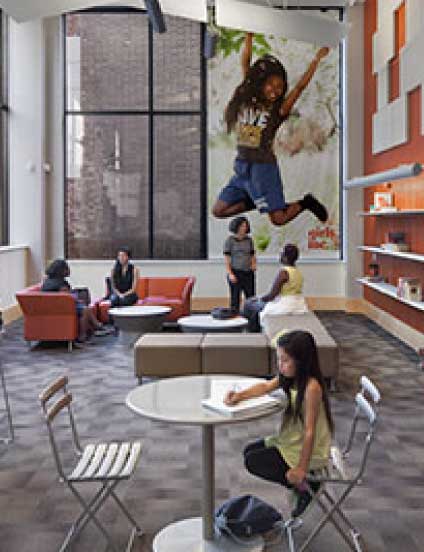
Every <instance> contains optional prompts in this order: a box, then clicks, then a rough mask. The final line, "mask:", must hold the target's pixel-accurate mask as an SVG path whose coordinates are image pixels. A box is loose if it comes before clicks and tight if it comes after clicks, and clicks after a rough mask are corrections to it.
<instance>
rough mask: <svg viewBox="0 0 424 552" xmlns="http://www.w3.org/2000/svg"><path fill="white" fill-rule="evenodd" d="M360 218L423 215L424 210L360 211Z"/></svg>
mask: <svg viewBox="0 0 424 552" xmlns="http://www.w3.org/2000/svg"><path fill="white" fill-rule="evenodd" d="M358 215H359V216H360V217H399V216H402V215H424V209H400V210H399V211H390V212H389V211H387V212H384V211H361V212H360V213H358Z"/></svg>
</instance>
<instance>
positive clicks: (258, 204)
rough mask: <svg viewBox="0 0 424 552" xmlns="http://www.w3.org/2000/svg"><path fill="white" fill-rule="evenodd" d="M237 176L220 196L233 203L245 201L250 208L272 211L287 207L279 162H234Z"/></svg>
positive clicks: (266, 211) (223, 199)
mask: <svg viewBox="0 0 424 552" xmlns="http://www.w3.org/2000/svg"><path fill="white" fill-rule="evenodd" d="M234 173H235V174H234V176H233V177H232V178H231V180H230V181H229V183H228V184H227V185H226V186H225V188H223V189H222V190H221V192H220V194H219V196H218V199H220V200H221V201H225V203H228V204H230V205H233V204H234V203H238V202H239V201H244V202H245V203H246V205H247V208H248V210H250V209H255V208H256V209H257V210H258V211H259V212H260V213H272V211H278V210H280V209H285V208H286V207H287V204H286V201H285V199H284V193H283V183H282V180H281V175H280V169H279V167H278V164H277V163H250V162H249V161H245V160H244V159H238V158H236V160H235V161H234Z"/></svg>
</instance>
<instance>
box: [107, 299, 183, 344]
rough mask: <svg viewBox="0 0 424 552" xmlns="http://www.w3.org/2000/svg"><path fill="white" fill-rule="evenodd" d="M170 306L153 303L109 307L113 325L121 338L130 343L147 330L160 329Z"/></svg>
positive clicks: (155, 330) (154, 330)
mask: <svg viewBox="0 0 424 552" xmlns="http://www.w3.org/2000/svg"><path fill="white" fill-rule="evenodd" d="M171 310H172V309H171V307H161V306H154V305H134V306H132V307H114V308H111V309H109V314H110V315H111V316H112V317H113V322H114V324H115V326H116V327H117V328H118V329H119V330H120V332H121V337H123V340H124V341H125V342H126V343H128V344H130V343H131V342H132V343H134V341H135V340H136V339H137V338H138V337H139V336H140V335H141V334H144V333H147V332H158V331H160V330H161V329H162V324H163V321H164V320H165V317H166V315H167V314H168V313H169V312H171Z"/></svg>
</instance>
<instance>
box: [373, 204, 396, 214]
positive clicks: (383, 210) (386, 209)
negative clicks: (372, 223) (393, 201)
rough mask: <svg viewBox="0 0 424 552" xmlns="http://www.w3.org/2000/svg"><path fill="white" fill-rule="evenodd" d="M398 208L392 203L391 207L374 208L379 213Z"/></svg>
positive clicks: (390, 211) (393, 211)
mask: <svg viewBox="0 0 424 552" xmlns="http://www.w3.org/2000/svg"><path fill="white" fill-rule="evenodd" d="M397 210H398V208H397V207H395V206H394V205H392V206H391V207H379V208H378V209H376V211H378V212H379V213H395V212H396V211H397Z"/></svg>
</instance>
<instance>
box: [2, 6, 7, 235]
mask: <svg viewBox="0 0 424 552" xmlns="http://www.w3.org/2000/svg"><path fill="white" fill-rule="evenodd" d="M7 31H8V22H7V18H6V16H5V14H4V13H2V12H1V10H0V109H1V110H0V245H5V244H7V243H8V241H9V193H8V192H9V183H8V157H9V152H8V111H9V109H8V102H9V98H8V32H7Z"/></svg>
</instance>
